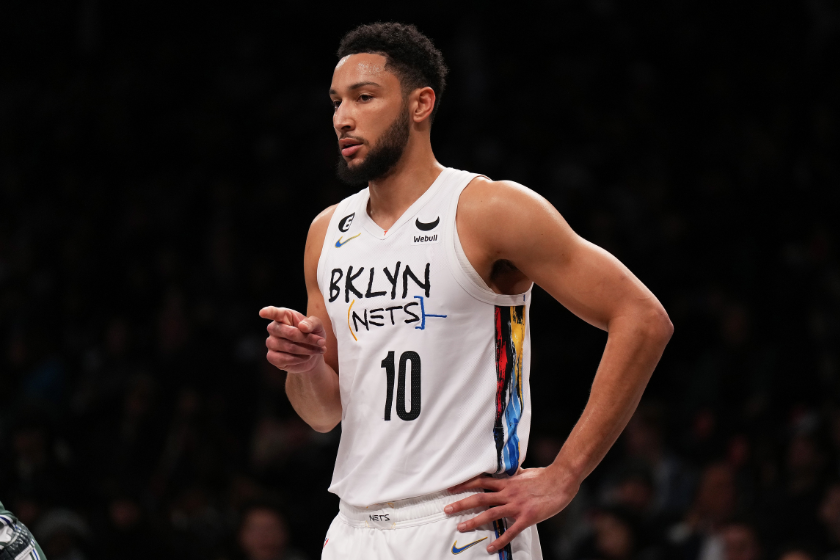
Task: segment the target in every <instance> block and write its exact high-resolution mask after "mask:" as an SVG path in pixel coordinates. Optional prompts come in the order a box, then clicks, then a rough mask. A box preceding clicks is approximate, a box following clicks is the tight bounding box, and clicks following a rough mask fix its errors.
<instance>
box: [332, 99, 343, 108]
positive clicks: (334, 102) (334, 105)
mask: <svg viewBox="0 0 840 560" xmlns="http://www.w3.org/2000/svg"><path fill="white" fill-rule="evenodd" d="M339 105H341V101H337V100H335V99H334V100H333V101H332V106H333V110H337V109H338V106H339Z"/></svg>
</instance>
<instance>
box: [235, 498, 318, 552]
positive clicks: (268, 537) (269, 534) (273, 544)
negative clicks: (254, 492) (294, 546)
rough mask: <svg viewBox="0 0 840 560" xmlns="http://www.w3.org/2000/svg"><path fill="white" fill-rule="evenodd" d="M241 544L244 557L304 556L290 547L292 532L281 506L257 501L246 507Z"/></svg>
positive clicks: (241, 526)
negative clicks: (289, 530) (290, 534)
mask: <svg viewBox="0 0 840 560" xmlns="http://www.w3.org/2000/svg"><path fill="white" fill-rule="evenodd" d="M238 536H239V538H238V540H239V548H240V551H241V557H242V558H243V559H244V560H304V558H303V557H302V556H300V554H299V553H297V552H295V551H292V550H289V532H288V526H287V524H286V519H285V517H284V516H283V513H282V511H281V510H280V508H279V507H278V506H277V505H275V504H271V503H269V502H255V503H252V504H251V505H249V506H247V507H246V508H245V511H244V512H243V513H242V523H241V525H240V526H239V535H238Z"/></svg>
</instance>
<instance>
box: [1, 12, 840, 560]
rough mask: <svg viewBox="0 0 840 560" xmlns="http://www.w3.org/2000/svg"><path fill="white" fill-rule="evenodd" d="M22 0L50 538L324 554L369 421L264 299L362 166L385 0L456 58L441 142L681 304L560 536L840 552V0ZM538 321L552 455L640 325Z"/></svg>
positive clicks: (27, 358) (7, 21) (19, 508)
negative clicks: (358, 122) (292, 381)
mask: <svg viewBox="0 0 840 560" xmlns="http://www.w3.org/2000/svg"><path fill="white" fill-rule="evenodd" d="M11 4H12V3H9V4H8V5H6V6H4V7H3V8H2V9H3V13H2V14H0V43H1V44H0V46H2V50H3V52H4V53H9V54H10V55H11V56H6V57H4V58H5V60H4V63H3V64H2V65H0V501H2V502H3V504H4V505H5V506H6V507H8V508H9V509H10V510H12V511H13V512H14V513H15V514H16V515H18V516H19V517H20V519H21V520H22V521H23V522H24V523H26V524H27V525H28V526H29V527H30V528H31V529H32V530H33V532H34V534H35V535H36V537H37V538H38V539H39V542H41V543H42V546H43V548H44V550H45V552H46V554H47V556H48V558H49V559H50V560H99V559H111V558H124V559H129V560H130V559H135V558H136V559H140V558H143V559H145V558H160V559H168V558H176V557H177V558H179V559H182V560H190V559H199V558H200V559H211V560H235V559H240V560H305V559H309V560H312V559H315V558H317V557H318V556H319V554H320V549H321V546H322V543H323V539H324V534H325V532H326V529H327V527H328V525H329V523H330V521H331V520H332V518H333V517H334V516H335V514H336V513H337V503H338V501H337V498H336V497H335V496H332V495H331V494H329V493H328V492H327V491H326V488H327V486H328V483H329V478H330V476H331V473H332V467H333V464H334V460H335V452H336V448H337V443H338V439H339V429H336V430H335V431H333V432H332V433H329V434H318V433H316V432H314V431H312V430H311V429H309V427H308V426H307V425H305V424H304V423H303V422H302V421H301V420H300V419H299V418H298V417H297V415H296V414H295V413H294V411H293V410H292V409H291V407H290V405H289V403H288V400H287V399H286V397H285V393H284V389H283V387H284V379H285V375H284V373H283V372H281V371H278V370H276V369H275V368H273V367H272V366H270V365H269V364H268V363H266V361H265V359H264V346H263V343H264V337H265V335H266V333H265V331H264V327H265V322H264V321H261V320H260V319H259V317H258V316H257V312H258V310H259V309H260V308H261V307H263V306H265V305H285V306H288V307H293V308H296V309H299V310H303V309H304V308H305V304H306V302H305V292H304V287H303V273H302V266H301V265H302V255H303V245H304V241H305V238H306V231H307V228H308V224H309V222H310V221H311V219H312V218H313V217H314V216H315V215H316V214H317V213H318V212H319V211H320V210H322V209H323V208H324V207H326V206H328V205H330V204H333V203H336V202H338V201H339V200H340V199H341V198H343V197H344V196H347V195H348V194H349V193H350V191H349V190H348V189H347V188H345V187H343V186H341V185H340V184H339V183H338V182H337V180H336V179H335V178H334V176H333V169H334V165H335V160H336V158H337V151H336V148H335V144H334V142H335V140H334V136H333V132H332V130H331V127H330V111H331V109H330V104H329V99H328V96H327V93H326V91H327V89H328V84H329V79H330V75H331V69H332V67H333V65H334V64H335V58H334V56H333V53H334V50H335V48H336V47H337V44H338V40H339V38H340V37H341V34H342V33H343V32H345V31H347V30H348V29H349V28H351V27H353V26H354V25H355V24H356V23H361V22H364V21H372V20H376V19H383V20H387V19H392V20H402V21H412V22H414V23H416V24H417V25H418V27H420V29H421V30H422V31H424V32H426V33H428V34H429V35H430V36H431V37H432V38H433V39H434V40H435V41H436V44H437V45H438V46H439V47H440V48H441V50H442V51H443V53H444V55H445V56H446V58H447V61H448V63H449V65H450V68H451V75H450V81H449V89H448V90H447V92H446V94H445V95H444V97H443V104H442V106H441V111H440V114H439V116H438V118H437V120H436V122H435V129H434V132H433V145H434V146H435V149H436V153H437V155H438V159H439V160H440V161H441V162H442V163H443V164H445V165H450V166H453V167H458V168H461V169H469V170H471V171H476V172H481V173H486V174H488V175H489V176H491V177H493V178H508V179H513V180H516V181H519V182H521V183H523V184H526V185H528V186H529V187H531V188H533V189H535V190H536V191H537V192H539V193H540V194H542V195H543V196H545V197H546V198H547V199H548V200H549V201H551V202H552V203H553V204H554V205H555V206H556V207H557V208H558V209H559V210H560V211H561V213H562V214H563V215H564V216H565V218H566V219H567V220H568V221H569V223H570V224H571V225H572V227H573V228H574V229H576V230H577V231H578V232H579V233H581V234H582V235H583V236H584V237H586V238H587V239H589V240H591V241H593V242H594V243H596V244H598V245H600V246H602V247H605V248H606V249H608V250H609V251H610V252H612V253H613V254H615V255H616V256H618V258H620V259H621V260H622V261H623V262H625V263H626V264H627V265H628V266H629V267H630V269H631V270H633V271H634V273H636V274H637V275H638V276H639V277H640V278H641V280H642V281H643V282H645V283H646V284H647V285H648V286H649V287H651V289H652V290H653V291H654V293H656V294H657V296H658V297H659V298H660V299H661V301H662V302H663V304H664V305H665V307H666V309H667V310H668V311H669V313H670V315H671V319H672V321H673V323H674V325H675V329H676V332H675V336H674V338H673V340H672V342H671V345H670V346H669V348H668V349H667V351H666V355H665V357H664V358H663V361H662V363H661V364H660V367H659V368H658V370H657V372H656V373H655V374H654V377H653V379H652V381H651V384H650V387H649V389H648V391H647V394H646V397H645V399H644V400H643V402H642V404H641V406H640V408H639V411H638V412H637V413H636V415H635V416H634V417H633V419H632V420H631V422H630V425H629V426H628V428H627V430H626V431H625V433H624V434H623V435H622V436H621V439H620V440H619V441H618V443H617V444H616V446H615V448H614V449H613V450H612V451H611V452H610V454H609V455H608V456H607V458H606V459H605V460H604V462H603V464H602V465H601V466H600V467H599V468H598V469H597V470H596V471H595V472H594V473H593V474H592V476H591V477H590V478H589V479H588V480H587V481H586V482H585V483H584V485H583V487H582V488H581V491H580V493H579V495H578V496H577V497H576V498H575V500H574V501H573V502H572V504H571V505H570V506H569V508H567V510H566V511H564V512H563V513H561V514H560V515H559V516H557V517H556V518H553V519H551V520H548V521H546V522H544V523H542V524H541V525H540V533H541V537H542V546H543V551H544V554H545V556H546V558H547V559H557V560H631V559H638V560H648V559H650V560H655V559H661V560H672V559H673V560H834V559H840V351H839V350H840V263H838V254H837V251H838V245H837V241H838V239H840V237H838V225H837V217H836V216H837V210H838V208H840V194H838V193H840V188H839V187H840V158H838V154H840V143H839V142H838V132H837V129H838V125H839V124H840V108H838V101H837V100H838V99H840V72H837V69H836V60H835V58H836V57H835V58H833V57H832V55H831V54H830V53H831V52H835V53H836V52H838V46H840V45H838V37H840V9H838V7H837V5H836V3H832V2H830V1H829V0H812V1H811V2H808V3H793V2H790V3H783V4H773V5H772V6H771V5H769V4H760V5H756V6H753V7H750V6H747V5H743V4H738V5H730V4H726V5H721V6H718V7H717V8H716V7H714V6H712V5H710V4H709V3H707V2H696V1H693V2H678V3H671V4H669V5H659V6H643V5H637V4H634V5H633V6H625V5H622V4H620V3H617V2H612V1H610V0H590V1H588V2H583V3H576V4H575V6H553V5H552V6H549V5H548V4H547V5H546V6H543V7H541V8H540V10H541V11H540V15H539V17H537V16H536V15H535V14H534V13H530V12H529V11H527V10H524V9H523V10H522V12H521V13H510V14H505V17H501V16H500V15H494V14H492V13H487V11H486V10H481V11H472V10H471V9H469V8H467V7H464V8H456V7H450V8H449V9H448V10H447V11H435V10H434V9H433V8H429V11H428V13H421V14H417V13H413V12H412V13H408V12H405V11H404V10H405V8H403V11H400V9H401V8H399V7H398V6H391V7H387V8H386V7H382V8H379V7H371V6H367V7H354V10H355V11H354V12H353V13H352V14H349V13H347V14H345V15H344V16H341V17H339V16H340V14H339V15H335V14H333V16H330V15H328V14H325V12H324V11H323V10H318V9H316V8H315V7H311V8H308V7H306V6H300V7H298V8H297V10H298V11H295V12H290V11H287V7H284V5H283V4H282V3H278V5H273V6H268V5H266V6H263V7H249V8H244V7H242V8H237V10H236V11H235V10H234V8H233V7H230V8H228V10H229V11H227V12H225V11H221V10H211V9H206V10H205V9H202V10H199V11H198V12H200V13H195V14H190V15H189V16H187V15H184V14H174V13H172V10H171V9H170V7H169V5H167V4H162V3H155V2H144V3H137V2H127V3H120V4H119V6H118V5H113V4H105V3H100V2H96V1H95V0H78V1H76V2H66V3H59V2H55V1H34V2H27V3H19V5H16V6H12V5H11ZM336 9H338V8H336ZM342 9H347V8H346V7H345V8H342ZM531 324H532V332H533V342H534V344H533V361H532V382H531V386H532V390H533V395H534V397H533V403H532V404H533V410H534V416H533V429H532V438H531V443H530V448H529V451H528V458H527V460H526V463H525V466H526V467H538V466H544V465H546V464H548V463H550V462H551V460H552V459H553V457H554V456H555V454H556V453H557V451H558V450H559V448H560V446H561V445H562V442H563V440H564V438H565V437H566V435H567V434H568V433H569V431H570V430H571V427H572V426H573V424H574V421H575V420H576V418H577V416H578V415H579V414H580V411H581V410H582V408H583V406H584V405H585V402H586V397H587V391H588V386H589V384H590V383H591V379H592V376H593V375H594V371H595V368H596V367H597V364H598V359H599V357H600V352H601V351H602V349H603V344H604V342H605V340H606V336H605V335H604V334H603V333H600V332H599V331H596V330H595V329H593V328H591V327H589V326H587V325H585V324H584V323H583V322H581V321H579V320H578V319H576V318H574V317H572V316H571V314H569V313H568V312H566V311H565V310H563V309H562V308H561V307H560V306H559V305H558V304H556V303H555V302H553V301H552V300H551V299H550V297H549V296H547V295H546V294H544V293H542V292H538V293H536V294H535V297H534V304H533V310H532V322H531Z"/></svg>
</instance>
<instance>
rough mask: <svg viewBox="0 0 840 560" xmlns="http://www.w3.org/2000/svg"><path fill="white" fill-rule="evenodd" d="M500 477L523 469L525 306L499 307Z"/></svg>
mask: <svg viewBox="0 0 840 560" xmlns="http://www.w3.org/2000/svg"><path fill="white" fill-rule="evenodd" d="M495 319H496V422H495V424H494V425H493V437H494V439H495V441H496V461H497V463H496V466H497V468H496V474H501V473H505V474H507V475H513V474H515V473H516V470H517V469H518V468H519V436H518V435H517V433H516V429H517V427H518V426H519V420H520V419H521V418H522V408H523V406H524V404H525V401H524V400H523V398H522V359H523V356H522V353H523V346H524V342H525V306H524V305H517V306H512V307H501V306H496V309H495Z"/></svg>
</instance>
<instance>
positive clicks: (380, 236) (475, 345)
mask: <svg viewBox="0 0 840 560" xmlns="http://www.w3.org/2000/svg"><path fill="white" fill-rule="evenodd" d="M475 177H476V175H475V174H473V173H467V172H465V171H458V170H455V169H451V168H446V169H444V170H443V172H442V173H441V174H440V175H439V176H438V178H437V179H436V180H435V182H434V183H433V184H432V185H431V187H429V189H428V190H427V191H426V192H425V193H423V195H422V196H421V197H420V198H419V199H417V201H415V202H414V204H412V205H411V207H409V208H408V210H406V212H405V213H404V214H403V215H402V216H401V217H400V219H399V220H397V222H396V223H395V224H394V225H393V226H392V227H391V228H390V229H389V230H387V231H384V230H383V229H382V228H380V227H379V226H377V225H376V223H375V222H374V221H373V220H372V219H371V218H370V217H369V216H368V213H367V204H368V198H369V191H368V189H367V188H365V189H363V190H361V191H359V192H358V193H356V194H354V195H352V196H350V197H348V198H346V199H345V200H343V201H342V202H341V203H339V205H338V207H337V208H336V211H335V213H334V214H333V217H332V219H331V220H330V224H329V229H328V231H327V235H326V239H325V240H324V247H323V249H322V250H321V257H320V260H319V262H318V285H319V287H320V289H321V293H322V294H323V296H324V302H325V303H326V307H327V313H328V314H329V316H330V321H331V322H332V328H333V332H334V333H335V336H336V338H337V340H338V363H339V385H340V390H341V406H342V415H341V430H342V431H341V442H340V444H339V448H338V456H337V458H336V463H335V470H334V472H333V479H332V484H331V485H330V488H329V490H330V491H331V492H333V493H335V494H337V495H338V496H339V497H341V499H342V500H344V501H345V502H347V503H349V504H351V505H355V506H361V507H364V506H367V505H370V504H375V503H381V502H387V501H393V500H400V499H404V498H412V497H416V496H421V495H424V494H429V493H432V492H438V491H440V490H444V489H446V488H448V487H451V486H454V485H456V484H459V483H461V482H464V481H466V480H468V479H470V478H472V477H474V476H476V475H479V474H481V473H492V474H496V475H503V476H504V475H512V474H513V473H515V472H516V470H517V468H518V467H519V465H520V464H521V463H522V460H523V459H524V458H525V451H526V449H527V446H528V435H529V430H530V419H531V408H530V401H531V398H530V390H529V387H528V376H529V370H530V346H531V341H530V338H531V337H530V330H529V328H528V308H529V305H530V302H531V289H530V288H529V289H528V291H527V292H525V293H523V294H518V295H500V294H497V293H494V292H493V291H491V290H490V289H489V288H488V287H487V286H486V284H485V283H484V282H483V280H482V279H481V277H480V276H479V275H478V273H477V272H476V271H475V270H474V269H473V268H472V266H471V265H470V264H469V261H468V260H467V258H466V256H465V255H464V252H463V249H462V248H461V243H460V241H459V239H458V232H457V229H456V227H455V212H456V209H457V206H458V199H459V197H460V195H461V192H462V191H463V189H464V187H466V186H467V184H468V183H469V182H470V181H472V179H474V178H475Z"/></svg>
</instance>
